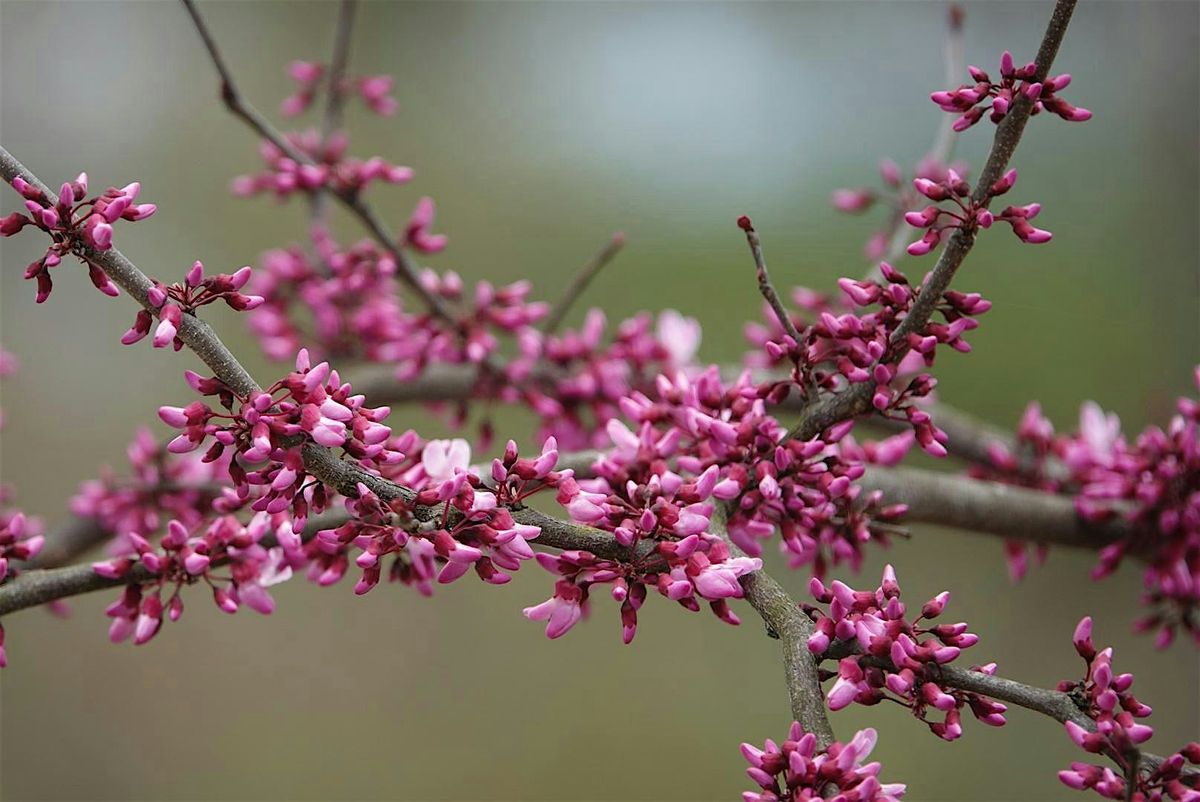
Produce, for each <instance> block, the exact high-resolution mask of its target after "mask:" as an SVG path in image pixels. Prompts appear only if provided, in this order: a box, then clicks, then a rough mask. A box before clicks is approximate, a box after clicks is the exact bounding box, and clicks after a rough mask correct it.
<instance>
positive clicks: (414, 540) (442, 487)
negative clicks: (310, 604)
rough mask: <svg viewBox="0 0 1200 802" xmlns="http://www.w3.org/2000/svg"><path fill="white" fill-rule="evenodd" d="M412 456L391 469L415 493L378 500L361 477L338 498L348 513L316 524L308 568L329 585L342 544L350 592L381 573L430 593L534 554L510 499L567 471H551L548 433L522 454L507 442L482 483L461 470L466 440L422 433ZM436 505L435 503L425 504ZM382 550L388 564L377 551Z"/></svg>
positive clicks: (519, 499) (528, 531)
mask: <svg viewBox="0 0 1200 802" xmlns="http://www.w3.org/2000/svg"><path fill="white" fill-rule="evenodd" d="M408 451H409V452H410V455H415V454H416V453H419V455H420V456H419V459H415V458H414V456H410V458H409V460H410V462H412V464H411V465H409V466H407V467H405V468H404V469H403V470H402V471H401V472H399V473H396V474H395V478H396V479H397V480H398V481H400V482H402V483H403V484H404V485H405V486H407V487H411V488H412V489H413V490H414V491H416V492H415V495H413V496H411V497H410V496H403V497H398V498H394V499H390V500H387V501H385V500H383V499H380V498H379V497H378V496H376V495H375V494H374V493H372V492H371V491H370V489H368V488H367V487H365V486H362V485H360V486H359V488H358V496H357V497H356V498H352V499H347V500H346V509H347V511H348V512H349V513H350V515H351V516H352V517H351V520H350V521H349V522H347V523H345V524H343V525H342V526H340V527H338V528H336V529H327V530H323V531H321V532H319V533H318V534H317V538H316V539H315V540H314V541H312V542H311V543H310V544H309V545H308V546H307V547H306V551H307V553H308V555H309V556H310V557H311V558H312V562H311V563H310V566H309V577H310V578H311V579H313V580H314V581H316V582H318V583H319V584H331V583H333V582H336V581H337V580H338V579H340V578H341V576H342V574H343V573H344V572H345V570H346V568H347V567H348V550H349V549H350V548H351V547H353V548H355V549H358V550H359V553H358V555H357V557H355V559H354V563H355V565H357V566H358V567H359V568H360V569H362V576H361V578H360V579H359V581H358V583H357V585H355V588H354V592H355V593H358V594H363V593H367V592H368V591H370V590H371V589H372V588H373V587H375V585H376V584H378V583H379V581H380V578H381V577H383V576H384V573H385V569H386V575H387V576H388V577H389V578H390V579H392V580H393V581H398V582H401V583H403V584H407V585H414V586H415V587H416V588H417V589H418V590H419V591H420V592H421V593H422V594H424V595H429V594H430V593H431V592H432V590H433V583H434V582H437V583H439V584H447V583H450V582H453V581H455V580H456V579H458V578H460V577H462V576H463V575H464V574H466V573H467V572H468V571H470V570H474V571H475V573H476V575H478V576H479V578H480V579H482V580H483V581H484V582H488V583H490V584H493V585H502V584H505V583H507V582H508V581H509V580H510V579H511V576H510V575H509V574H508V573H506V572H508V571H516V570H517V569H518V568H520V564H521V562H523V561H525V560H528V559H531V558H532V557H533V556H534V554H533V550H532V549H531V548H530V547H529V542H528V541H530V540H533V539H534V538H536V537H537V536H538V535H539V534H540V530H539V529H538V528H537V527H536V526H529V525H525V524H519V523H517V522H516V521H515V520H514V519H513V516H512V512H511V511H510V509H509V506H515V505H520V504H523V503H524V502H525V500H526V499H528V498H529V497H531V496H533V495H534V494H536V493H538V492H540V491H542V490H544V489H547V488H552V487H555V486H556V485H557V484H558V483H559V481H560V480H561V479H562V478H563V477H565V476H569V473H561V472H557V471H555V470H554V465H555V463H556V462H557V460H558V450H557V445H556V444H555V443H554V441H553V439H551V440H548V441H547V442H546V443H545V445H544V446H543V448H542V452H541V454H540V455H539V456H538V457H536V458H533V459H530V458H522V457H520V456H519V455H518V453H517V447H516V444H515V443H513V442H511V441H510V442H509V444H508V447H507V448H506V449H505V453H504V457H503V459H497V460H495V461H493V463H492V468H491V473H490V479H491V482H490V483H488V482H485V481H484V480H483V479H482V478H481V477H480V476H478V475H476V474H475V473H473V472H472V471H471V470H470V467H469V463H470V458H471V450H470V447H469V446H468V445H467V442H466V441H465V440H431V441H429V442H428V443H425V444H424V446H423V447H421V448H417V447H415V446H410V447H409V448H408ZM439 505H440V511H431V512H429V513H428V514H427V513H426V512H425V511H426V510H434V508H436V507H438V506H439ZM389 558H390V561H391V564H390V567H389V566H387V565H386V564H385V560H388V559H389Z"/></svg>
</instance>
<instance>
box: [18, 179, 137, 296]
mask: <svg viewBox="0 0 1200 802" xmlns="http://www.w3.org/2000/svg"><path fill="white" fill-rule="evenodd" d="M12 186H13V189H15V190H16V191H17V192H20V193H21V196H22V197H23V198H24V199H25V209H26V212H27V213H26V214H22V213H21V212H13V213H12V214H10V215H8V216H7V217H5V218H3V219H0V237H11V236H13V235H14V234H17V233H19V232H20V231H21V229H23V228H25V227H26V226H33V227H35V228H39V229H41V230H42V231H43V232H44V233H46V234H47V235H48V236H49V237H50V241H51V243H50V247H49V248H47V249H46V253H45V254H43V255H42V257H41V258H40V259H37V260H36V261H34V262H31V263H30V265H29V267H27V268H25V278H26V279H35V280H36V281H37V298H36V300H37V302H38V303H42V302H43V301H45V300H46V299H47V298H49V297H50V292H51V291H52V290H53V289H54V281H53V279H52V278H51V276H50V270H51V268H54V267H57V266H58V265H59V263H61V262H62V259H63V257H64V256H68V255H71V254H74V255H75V256H77V257H79V259H80V261H82V262H83V263H84V264H86V265H87V268H88V278H90V279H91V281H92V284H93V285H94V286H95V287H96V289H98V290H100V292H102V293H104V294H105V295H113V296H115V295H116V294H117V287H116V285H115V284H113V283H112V281H111V280H110V279H109V277H108V275H107V274H105V272H104V270H103V269H102V268H101V267H100V266H99V265H97V264H96V263H95V262H94V261H92V260H91V259H89V258H87V256H86V255H85V254H84V253H83V252H81V250H80V248H81V246H82V247H85V248H90V249H94V250H97V251H107V250H108V249H109V248H111V247H112V238H113V225H114V224H115V223H116V222H117V221H118V220H127V221H129V222H132V223H136V222H138V221H139V220H145V219H146V218H147V217H149V216H150V215H152V214H154V212H155V210H156V208H157V207H155V205H154V204H153V203H134V201H135V200H136V199H137V196H138V193H139V192H140V191H141V186H142V185H141V184H139V183H138V182H136V181H135V182H133V183H132V184H127V185H125V186H124V187H121V188H120V189H117V188H116V187H109V188H108V189H106V190H104V192H103V193H101V194H100V195H97V196H95V197H91V198H89V197H87V194H88V177H87V173H80V174H79V176H78V177H77V178H76V179H75V180H74V181H68V182H66V183H64V184H63V185H62V188H61V189H59V191H58V199H57V201H51V199H50V198H49V197H48V196H47V195H46V193H45V192H43V191H42V190H41V189H39V188H38V187H35V186H33V185H32V184H30V183H28V182H27V181H25V180H24V179H23V178H20V177H18V178H15V179H13V182H12Z"/></svg>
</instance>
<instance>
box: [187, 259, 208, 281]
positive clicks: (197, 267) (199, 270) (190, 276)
mask: <svg viewBox="0 0 1200 802" xmlns="http://www.w3.org/2000/svg"><path fill="white" fill-rule="evenodd" d="M203 280H204V265H203V264H202V263H201V262H200V261H199V260H196V261H195V262H193V263H192V267H191V269H190V270H188V272H187V275H185V276H184V281H186V282H187V285H188V286H189V287H199V286H200V282H201V281H203Z"/></svg>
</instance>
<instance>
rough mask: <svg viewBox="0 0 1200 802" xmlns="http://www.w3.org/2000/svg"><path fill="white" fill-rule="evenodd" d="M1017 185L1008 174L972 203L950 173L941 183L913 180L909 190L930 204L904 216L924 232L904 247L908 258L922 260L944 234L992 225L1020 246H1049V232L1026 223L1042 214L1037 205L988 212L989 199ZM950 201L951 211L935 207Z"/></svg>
mask: <svg viewBox="0 0 1200 802" xmlns="http://www.w3.org/2000/svg"><path fill="white" fill-rule="evenodd" d="M1016 183H1017V171H1016V170H1009V171H1008V172H1006V173H1005V174H1004V175H1002V176H1001V177H1000V178H999V179H997V180H996V182H995V183H993V184H992V186H991V187H990V188H989V190H988V194H987V197H986V198H985V199H984V200H983V201H981V202H976V201H975V200H974V199H973V198H972V197H971V186H970V184H968V183H967V182H966V181H965V180H963V179H962V178H961V177H960V176H959V175H958V174H957V173H955V172H954V171H953V170H950V171H948V172H947V177H946V179H945V180H944V181H930V180H927V179H920V178H918V179H916V180H915V181H914V182H913V186H915V187H916V189H917V191H918V192H920V193H921V194H922V195H924V196H925V197H926V198H929V199H930V200H932V201H933V202H934V203H933V205H930V206H926V207H925V208H924V209H921V210H919V211H911V212H908V213H906V214H905V215H904V220H905V222H907V223H908V224H909V225H910V226H913V227H914V228H923V229H925V234H924V235H923V236H922V237H921V239H919V240H917V241H916V242H914V243H912V244H911V245H909V246H908V253H909V254H910V255H912V256H924V255H925V254H927V253H929V252H930V251H932V250H933V249H934V248H935V247H937V245H938V243H940V242H941V241H942V238H943V237H944V236H945V235H946V232H947V231H952V230H954V229H965V230H968V231H973V230H976V229H979V228H991V227H992V224H993V223H994V222H996V221H999V222H1002V223H1007V224H1008V225H1009V226H1011V227H1012V231H1013V233H1014V234H1016V235H1017V238H1018V239H1020V240H1021V241H1022V242H1027V243H1031V244H1034V245H1039V244H1041V243H1043V242H1049V241H1050V239H1051V237H1052V236H1053V235H1052V234H1051V233H1050V232H1049V231H1044V230H1042V229H1040V228H1035V227H1034V226H1033V225H1031V224H1030V222H1029V221H1030V220H1032V219H1033V218H1035V217H1037V216H1038V214H1039V213H1040V212H1041V210H1042V205H1041V204H1040V203H1029V204H1026V205H1024V206H1006V207H1005V208H1004V209H1003V210H1002V211H1001V212H1000V213H999V214H995V213H993V212H991V211H990V210H989V209H988V208H987V207H988V204H990V203H991V201H992V199H993V198H997V197H999V196H1001V195H1003V194H1005V193H1006V192H1008V191H1009V190H1010V189H1012V188H1013V186H1014V185H1015V184H1016ZM947 200H948V201H951V202H952V203H953V204H954V206H955V209H949V208H945V207H941V206H938V205H937V204H938V203H941V202H943V201H947Z"/></svg>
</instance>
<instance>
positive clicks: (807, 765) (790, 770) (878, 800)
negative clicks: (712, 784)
mask: <svg viewBox="0 0 1200 802" xmlns="http://www.w3.org/2000/svg"><path fill="white" fill-rule="evenodd" d="M877 738H878V735H877V734H876V732H875V730H873V729H870V728H867V729H865V730H860V731H859V732H857V733H856V734H855V735H854V737H853V738H851V739H850V740H849V741H848V742H846V743H832V744H830V745H829V746H827V747H825V748H824V749H819V748H818V747H817V739H816V737H815V736H814V735H813V734H812V733H806V732H804V730H803V728H801V726H800V723H799V722H792V726H791V728H790V729H789V730H788V737H787V739H786V740H785V741H784V742H783V743H782V744H777V743H775V741H772V740H770V739H768V740H767V742H766V743H765V744H763V747H762V748H761V749H760V748H759V747H757V746H754V745H753V744H747V743H744V744H742V756H743V757H745V758H746V762H747V763H749V764H750V768H748V769H746V774H747V775H748V776H749V777H750V779H751V780H754V782H755V783H757V784H758V786H759V788H760V789H761V790H760V791H746V792H745V793H743V794H742V799H743V801H744V802H807V800H814V799H830V800H838V802H898V800H899V799H900V798H901V797H903V796H904V792H905V786H904V785H903V784H901V783H883V782H880V780H879V773H880V771H881V769H882V766H881V765H880V764H879V763H878V762H872V763H864V762H863V761H865V760H866V759H867V758H868V757H870V755H871V752H872V751H873V750H874V749H875V742H876V740H877Z"/></svg>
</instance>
